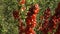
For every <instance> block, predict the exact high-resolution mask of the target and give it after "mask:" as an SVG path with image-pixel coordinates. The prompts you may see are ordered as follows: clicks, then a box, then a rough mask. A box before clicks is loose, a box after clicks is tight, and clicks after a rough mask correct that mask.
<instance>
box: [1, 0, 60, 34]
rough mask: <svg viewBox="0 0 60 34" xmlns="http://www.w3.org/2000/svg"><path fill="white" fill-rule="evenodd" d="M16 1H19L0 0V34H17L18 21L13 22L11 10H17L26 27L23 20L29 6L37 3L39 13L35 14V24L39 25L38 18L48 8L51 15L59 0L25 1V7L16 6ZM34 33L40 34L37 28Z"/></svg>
mask: <svg viewBox="0 0 60 34" xmlns="http://www.w3.org/2000/svg"><path fill="white" fill-rule="evenodd" d="M18 1H20V0H0V34H19V30H18V21H17V20H14V18H13V15H12V12H13V10H18V9H19V12H20V16H21V19H22V20H23V23H24V25H26V24H25V23H26V22H25V18H26V14H27V12H28V10H29V7H30V5H31V4H33V3H34V4H35V3H38V4H39V8H40V11H39V13H38V14H37V23H38V24H39V23H40V22H41V20H40V16H42V15H43V12H44V11H45V9H46V8H47V7H49V8H50V9H51V15H53V14H54V11H55V8H56V7H57V4H58V2H60V0H26V3H25V5H18ZM22 6H24V7H25V8H26V9H25V10H24V11H22V10H21V7H22ZM37 27H38V26H37ZM35 31H36V34H42V33H41V31H38V30H37V28H35Z"/></svg>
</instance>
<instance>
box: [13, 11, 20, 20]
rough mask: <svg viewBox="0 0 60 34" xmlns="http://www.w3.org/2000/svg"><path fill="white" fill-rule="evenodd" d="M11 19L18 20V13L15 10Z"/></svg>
mask: <svg viewBox="0 0 60 34" xmlns="http://www.w3.org/2000/svg"><path fill="white" fill-rule="evenodd" d="M13 17H14V19H18V18H19V12H18V11H17V10H14V11H13Z"/></svg>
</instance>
